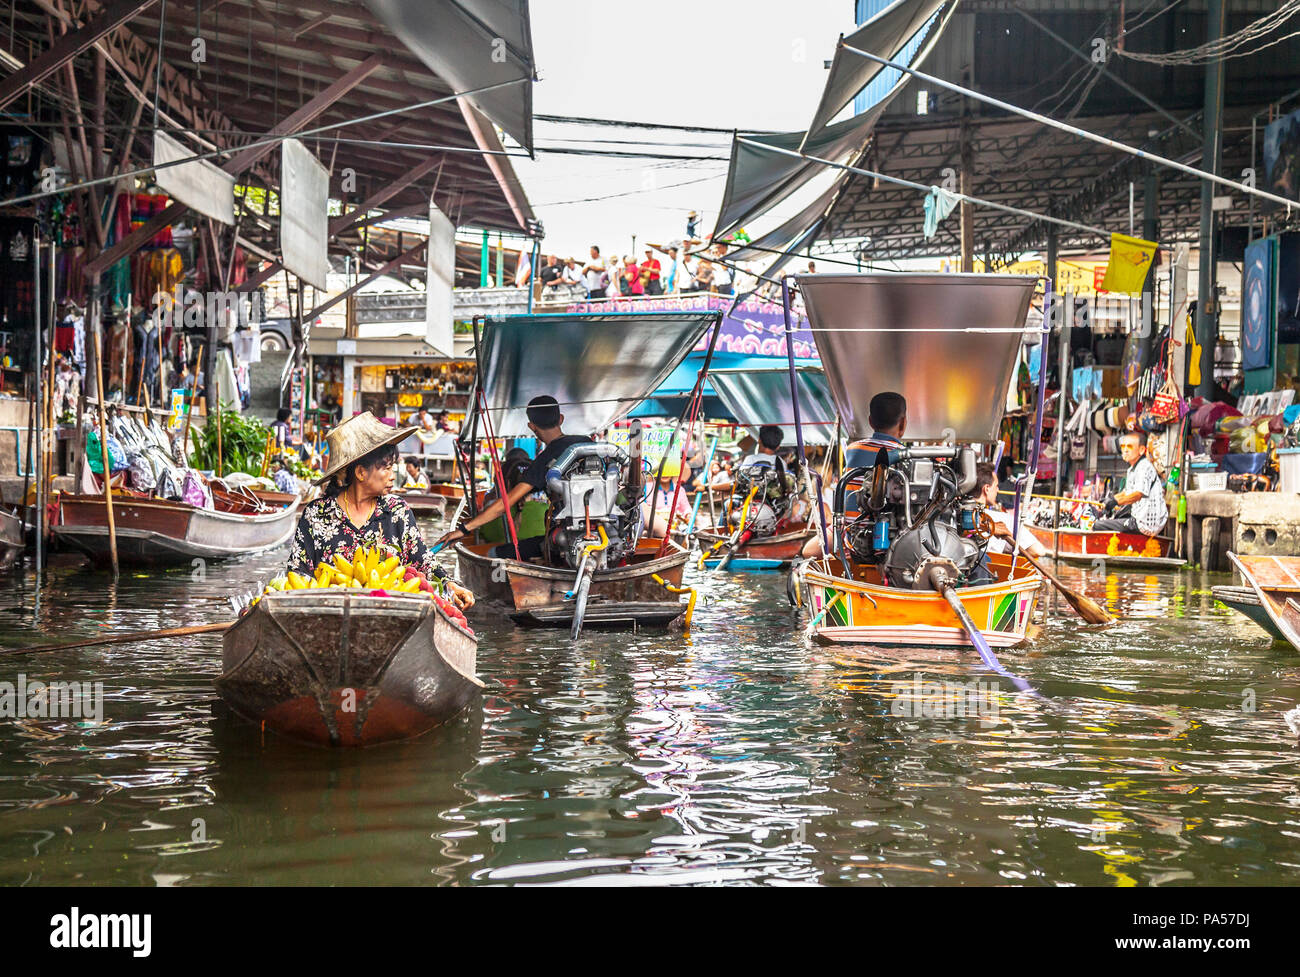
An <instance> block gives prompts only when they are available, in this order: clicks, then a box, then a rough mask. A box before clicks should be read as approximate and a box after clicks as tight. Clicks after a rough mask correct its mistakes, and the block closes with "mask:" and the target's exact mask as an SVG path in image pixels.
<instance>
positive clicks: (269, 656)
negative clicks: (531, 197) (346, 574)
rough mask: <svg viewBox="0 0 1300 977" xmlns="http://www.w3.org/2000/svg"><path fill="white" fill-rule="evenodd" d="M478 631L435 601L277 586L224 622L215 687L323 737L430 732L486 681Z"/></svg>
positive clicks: (268, 718)
mask: <svg viewBox="0 0 1300 977" xmlns="http://www.w3.org/2000/svg"><path fill="white" fill-rule="evenodd" d="M477 653H478V641H477V639H476V638H475V637H474V635H473V634H472V633H470V632H469V631H466V630H464V629H463V628H461V627H460V626H459V625H458V624H456V622H454V621H453V620H452V619H451V618H449V617H448V616H447V615H446V614H445V613H443V612H442V611H441V610H440V609H439V608H438V606H437V604H436V603H435V602H434V601H431V600H428V599H426V598H423V597H416V596H410V597H407V596H401V597H398V596H392V597H383V596H378V597H377V596H371V595H370V594H366V593H361V592H349V591H345V590H342V589H339V590H310V591H305V590H300V591H289V592H283V593H271V594H267V595H266V596H264V597H263V598H262V599H261V600H260V601H258V602H257V603H256V604H255V605H254V606H253V608H252V609H251V610H250V611H248V613H246V614H245V615H244V616H243V617H242V618H240V620H239V621H238V622H236V624H235V625H234V626H233V627H232V628H231V629H230V630H229V631H227V632H226V634H225V637H224V639H223V641H222V650H221V666H222V668H221V675H220V676H219V677H218V678H217V680H216V686H217V692H218V693H219V694H220V696H221V698H222V699H223V700H225V701H226V702H227V703H228V704H229V705H230V707H231V708H232V709H234V710H235V712H237V713H239V714H240V715H241V716H243V717H244V718H246V719H249V720H252V721H253V722H257V723H263V724H265V727H266V728H268V729H271V730H274V731H275V732H277V733H279V734H281V735H283V736H286V737H288V738H290V739H294V740H298V741H301V742H304V743H310V744H313V745H316V746H373V745H375V744H377V743H385V742H390V741H394V740H404V739H410V738H411V737H414V736H419V735H420V734H422V733H426V732H428V731H429V730H430V729H432V728H433V727H435V726H437V725H439V724H441V723H444V722H446V721H447V720H448V719H451V718H452V717H453V716H455V715H456V714H457V713H459V712H460V711H461V710H462V709H464V708H465V707H466V706H467V705H468V704H469V703H470V702H471V701H472V700H473V699H474V697H475V696H477V695H478V694H479V690H480V689H481V688H482V687H483V683H482V682H481V681H480V680H479V678H478V676H477V675H475V668H476V667H477Z"/></svg>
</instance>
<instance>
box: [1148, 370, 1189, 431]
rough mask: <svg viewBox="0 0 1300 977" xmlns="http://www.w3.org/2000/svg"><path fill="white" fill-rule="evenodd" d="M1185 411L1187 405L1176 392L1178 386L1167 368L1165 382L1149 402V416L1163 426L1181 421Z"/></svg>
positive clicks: (1177, 391)
mask: <svg viewBox="0 0 1300 977" xmlns="http://www.w3.org/2000/svg"><path fill="white" fill-rule="evenodd" d="M1186 411H1187V405H1186V404H1185V403H1184V401H1183V398H1182V394H1181V393H1179V390H1178V384H1177V382H1175V380H1174V371H1173V370H1172V369H1168V368H1167V369H1166V370H1165V382H1164V384H1162V385H1161V387H1160V389H1159V390H1158V391H1156V395H1155V397H1154V398H1153V399H1152V401H1151V414H1152V415H1153V416H1154V417H1155V418H1156V419H1157V420H1159V421H1161V422H1163V423H1165V424H1171V423H1173V422H1174V421H1178V420H1181V419H1182V417H1183V414H1184V413H1186Z"/></svg>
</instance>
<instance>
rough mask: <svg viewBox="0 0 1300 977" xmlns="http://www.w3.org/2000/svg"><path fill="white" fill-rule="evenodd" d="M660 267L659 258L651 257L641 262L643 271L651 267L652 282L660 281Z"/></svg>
mask: <svg viewBox="0 0 1300 977" xmlns="http://www.w3.org/2000/svg"><path fill="white" fill-rule="evenodd" d="M659 267H660V266H659V261H658V260H657V259H655V258H651V259H650V260H649V261H643V262H641V270H642V271H643V272H644V271H645V270H646V269H647V268H649V269H650V280H651V281H652V282H653V281H658V279H659Z"/></svg>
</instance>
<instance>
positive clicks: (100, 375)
mask: <svg viewBox="0 0 1300 977" xmlns="http://www.w3.org/2000/svg"><path fill="white" fill-rule="evenodd" d="M87 316H88V317H89V320H90V327H89V328H90V330H91V332H92V334H93V335H92V336H91V342H93V343H94V346H95V394H96V397H95V403H96V404H98V406H99V451H100V458H101V459H102V463H103V466H104V506H105V509H106V511H107V513H108V552H109V556H110V558H111V559H112V563H113V576H115V577H116V576H117V575H118V567H117V527H116V526H115V525H114V524H113V471H112V468H111V467H110V465H109V460H108V421H107V420H106V419H105V416H104V356H103V348H102V346H101V345H100V341H99V286H98V285H97V284H92V285H91V286H90V308H89V309H88V310H87Z"/></svg>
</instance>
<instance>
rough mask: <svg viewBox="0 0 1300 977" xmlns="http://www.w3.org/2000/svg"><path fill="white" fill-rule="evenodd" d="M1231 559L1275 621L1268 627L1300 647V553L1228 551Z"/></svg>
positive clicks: (1271, 619) (1293, 646)
mask: <svg viewBox="0 0 1300 977" xmlns="http://www.w3.org/2000/svg"><path fill="white" fill-rule="evenodd" d="M1228 559H1229V560H1231V561H1232V565H1233V566H1235V567H1236V568H1237V572H1238V573H1240V574H1241V579H1242V581H1243V582H1244V583H1245V584H1246V586H1247V587H1249V588H1250V589H1251V590H1252V591H1253V592H1254V594H1255V596H1256V597H1257V598H1258V599H1259V605H1260V608H1261V609H1262V610H1263V612H1264V614H1265V616H1267V618H1268V620H1269V622H1270V623H1271V624H1272V627H1271V628H1266V630H1268V631H1269V632H1270V633H1271V634H1274V635H1276V636H1279V637H1281V638H1284V639H1286V640H1287V641H1288V642H1289V643H1290V644H1291V647H1292V648H1294V649H1296V650H1297V651H1300V603H1297V601H1298V600H1300V556H1238V555H1237V554H1236V553H1229V554H1228ZM1248 616H1249V615H1248ZM1252 619H1253V616H1252Z"/></svg>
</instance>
